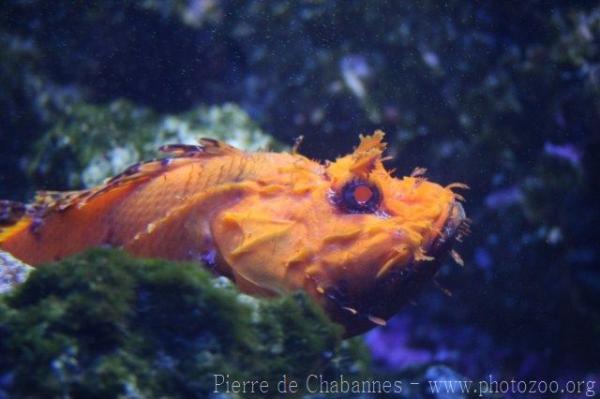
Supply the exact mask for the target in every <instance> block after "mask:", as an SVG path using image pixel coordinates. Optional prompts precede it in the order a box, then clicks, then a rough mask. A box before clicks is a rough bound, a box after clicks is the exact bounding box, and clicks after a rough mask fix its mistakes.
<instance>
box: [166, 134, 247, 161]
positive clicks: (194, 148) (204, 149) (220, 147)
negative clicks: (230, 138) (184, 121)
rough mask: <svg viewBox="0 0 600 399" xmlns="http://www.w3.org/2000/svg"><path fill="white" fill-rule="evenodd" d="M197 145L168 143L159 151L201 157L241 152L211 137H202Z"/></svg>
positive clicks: (178, 155) (181, 155) (175, 155)
mask: <svg viewBox="0 0 600 399" xmlns="http://www.w3.org/2000/svg"><path fill="white" fill-rule="evenodd" d="M198 143H199V144H197V145H194V144H167V145H163V146H162V147H160V148H159V151H161V152H166V153H169V154H171V155H173V156H174V157H177V158H181V157H201V156H214V155H223V154H232V153H236V152H239V150H238V149H236V148H234V147H232V146H230V145H229V144H227V143H224V142H222V141H219V140H215V139H211V138H206V137H205V138H201V139H200V140H198Z"/></svg>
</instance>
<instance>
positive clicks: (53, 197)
mask: <svg viewBox="0 0 600 399" xmlns="http://www.w3.org/2000/svg"><path fill="white" fill-rule="evenodd" d="M198 143H199V144H197V145H188V144H170V145H165V146H162V147H160V148H159V150H160V151H161V152H164V153H168V154H169V155H170V156H169V157H166V158H162V159H158V160H157V159H153V160H151V161H147V162H140V163H136V164H134V165H131V166H129V167H128V168H127V169H125V170H124V171H123V172H122V173H119V174H118V175H116V176H114V177H111V178H109V179H107V180H106V181H105V182H104V183H103V184H101V185H99V186H96V187H93V188H90V189H87V190H79V191H64V192H61V191H38V192H37V193H36V196H35V199H34V201H33V203H31V204H27V205H26V204H22V203H19V202H14V201H5V200H4V201H0V241H2V240H3V239H6V238H7V237H9V236H11V235H12V234H13V233H14V232H15V231H16V230H19V231H20V230H21V229H22V228H23V227H24V226H25V221H27V220H28V221H29V223H30V222H31V220H32V219H42V218H43V216H44V215H45V214H46V213H47V212H49V211H59V212H61V211H65V210H66V209H68V208H71V207H73V206H77V207H83V206H85V204H87V203H88V202H89V201H91V200H92V199H94V198H97V197H99V196H100V195H102V194H105V193H107V192H109V191H110V192H112V191H113V190H115V189H117V188H128V187H133V186H135V185H137V184H140V183H143V182H145V181H147V180H149V179H152V178H154V177H156V176H158V175H160V174H161V173H165V172H167V171H168V170H170V169H171V168H175V167H179V166H182V165H185V164H187V163H188V162H194V161H197V160H198V159H199V158H204V157H207V156H208V157H210V156H219V155H227V154H237V153H239V152H240V150H238V149H237V148H235V147H232V146H230V145H229V144H226V143H224V142H222V141H218V140H215V139H211V138H201V139H200V140H198Z"/></svg>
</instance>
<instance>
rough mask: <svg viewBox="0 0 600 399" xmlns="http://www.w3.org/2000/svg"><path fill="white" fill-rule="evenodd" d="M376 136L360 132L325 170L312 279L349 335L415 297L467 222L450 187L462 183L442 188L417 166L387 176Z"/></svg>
mask: <svg viewBox="0 0 600 399" xmlns="http://www.w3.org/2000/svg"><path fill="white" fill-rule="evenodd" d="M383 137H384V134H383V132H381V131H377V132H375V133H374V134H373V135H371V136H367V137H361V141H360V144H359V146H358V147H357V148H356V149H355V151H354V152H353V153H352V154H349V155H346V156H344V157H341V158H338V159H337V160H336V161H335V162H332V163H330V164H329V165H328V166H327V171H326V175H327V177H328V179H329V182H330V183H329V189H328V200H329V203H330V209H331V211H330V220H329V221H328V222H327V224H328V226H329V228H326V229H322V231H326V233H323V235H322V236H323V245H322V246H321V250H320V254H321V259H322V261H321V263H320V265H319V267H315V269H314V271H313V273H314V277H313V279H314V280H315V284H320V285H321V287H322V288H318V290H319V291H321V292H323V295H322V296H323V297H324V302H325V303H326V307H327V309H328V310H329V312H330V314H332V315H333V316H334V319H336V320H337V321H339V322H341V323H342V324H343V325H345V326H346V330H347V332H348V333H350V334H353V333H357V332H361V331H363V330H366V329H369V328H371V327H373V325H374V324H382V323H384V322H385V320H387V319H388V318H389V317H391V316H392V315H394V314H395V313H396V312H397V311H398V309H399V308H400V307H402V306H403V305H404V304H406V303H407V302H410V301H412V300H414V298H415V295H416V293H417V291H418V289H419V288H420V287H421V286H422V285H423V283H425V282H427V281H430V279H431V278H432V277H433V275H434V274H435V273H436V272H437V270H438V268H439V265H440V263H441V262H440V260H441V259H442V258H444V255H445V254H447V253H448V251H449V250H450V248H451V246H452V244H453V243H454V242H455V241H456V239H460V238H461V237H460V236H461V234H462V232H464V229H465V228H466V227H465V224H466V223H467V218H466V216H465V212H464V209H463V207H462V205H461V204H460V202H459V201H460V199H461V198H462V197H461V196H460V195H459V194H456V193H454V192H453V190H452V188H453V187H456V186H458V187H462V185H460V184H457V185H454V186H453V185H450V186H448V187H443V186H441V185H439V184H436V183H434V182H430V181H427V180H426V179H425V178H424V177H422V176H420V175H419V174H420V172H421V171H422V170H418V171H417V173H416V174H414V175H412V176H406V177H403V178H396V177H394V176H392V174H391V173H390V172H389V171H388V170H386V168H385V167H384V164H383V161H384V158H383V156H382V154H383V152H384V150H385V143H384V142H383ZM323 213H325V212H323ZM324 219H326V218H324Z"/></svg>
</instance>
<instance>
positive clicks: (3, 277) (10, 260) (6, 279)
mask: <svg viewBox="0 0 600 399" xmlns="http://www.w3.org/2000/svg"><path fill="white" fill-rule="evenodd" d="M32 270H33V268H32V267H31V266H29V265H26V264H25V263H23V262H21V261H20V260H18V259H15V258H14V257H13V256H12V255H11V254H9V253H8V252H4V251H0V294H4V293H7V292H9V291H10V290H12V289H13V288H14V287H15V286H16V285H18V284H20V283H22V282H23V281H25V280H26V279H27V276H28V275H29V273H31V271H32Z"/></svg>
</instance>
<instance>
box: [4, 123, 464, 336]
mask: <svg viewBox="0 0 600 399" xmlns="http://www.w3.org/2000/svg"><path fill="white" fill-rule="evenodd" d="M382 139H383V133H381V132H376V133H375V134H374V135H372V136H368V137H361V142H360V145H359V146H358V147H357V148H356V150H355V151H354V153H352V154H350V155H347V156H344V157H341V158H338V159H337V160H336V161H335V162H330V163H325V164H322V163H318V162H315V161H312V160H310V159H308V158H306V157H304V156H301V155H298V154H290V153H272V152H257V153H248V152H243V151H240V150H237V149H235V148H233V147H229V146H227V145H226V144H223V143H218V142H213V141H205V142H203V143H202V144H203V146H202V147H201V148H200V146H199V147H198V148H199V150H198V151H195V152H185V151H182V152H178V151H176V150H175V151H173V153H174V155H175V156H174V158H173V159H171V160H169V161H162V162H161V161H155V162H150V163H147V164H144V165H142V166H141V167H140V168H139V170H136V171H135V173H132V174H131V175H128V176H123V177H118V178H116V179H113V181H111V182H108V183H107V184H106V185H104V186H102V187H98V188H95V189H92V190H89V191H85V192H79V193H75V194H71V195H70V196H69V197H68V198H66V199H60V198H59V199H57V201H56V203H54V204H50V205H49V206H48V209H47V210H46V211H45V212H44V215H43V217H42V218H41V221H40V220H38V221H37V222H36V221H34V220H33V218H32V217H25V218H23V220H21V221H19V222H18V223H17V224H16V225H15V226H13V227H12V228H10V229H9V230H7V231H5V232H3V233H2V234H1V235H0V248H1V249H3V250H5V251H8V252H11V253H12V254H13V255H14V256H16V257H17V258H20V259H21V260H23V261H25V262H27V263H29V264H32V265H39V264H42V263H45V262H49V261H53V260H57V259H60V258H62V257H65V256H67V255H70V254H74V253H77V252H80V251H82V250H85V249H86V248H89V247H93V246H99V245H110V246H114V247H121V248H124V249H125V250H126V251H128V252H130V253H132V254H135V255H138V256H143V257H159V258H166V259H174V260H187V261H190V260H191V261H204V262H208V263H209V264H210V265H211V266H212V267H213V269H214V271H215V272H216V273H218V274H222V275H226V276H229V277H231V278H232V279H233V280H234V281H235V282H236V284H237V285H238V286H239V287H240V289H241V290H242V291H245V292H247V293H250V294H263V295H272V294H281V293H286V292H290V291H294V290H300V289H303V290H305V291H306V292H308V293H309V294H310V295H311V296H313V297H314V298H315V299H316V300H317V301H319V302H320V303H321V304H322V305H323V306H324V307H325V308H326V309H327V311H328V312H329V313H330V315H331V316H332V318H333V319H334V320H337V321H339V322H341V323H342V324H344V325H345V326H346V329H347V331H348V332H349V333H350V334H353V333H357V332H361V331H363V330H365V329H368V328H370V327H371V326H373V320H375V321H377V320H379V319H386V318H388V317H389V316H391V314H390V313H392V312H394V311H395V310H396V308H397V307H398V306H400V305H401V303H398V304H392V305H391V306H390V305H389V304H386V306H380V304H377V303H374V304H371V305H368V306H363V305H362V304H369V303H371V302H372V298H374V297H378V296H377V295H375V291H380V290H382V289H388V288H389V287H388V288H382V287H387V286H389V285H390V284H392V285H393V284H396V283H398V284H396V285H397V287H395V288H394V287H392V288H393V290H402V289H403V287H402V284H400V283H401V281H400V280H401V278H399V277H398V276H399V275H401V274H402V273H403V268H407V269H408V268H410V269H411V271H414V268H415V265H418V264H421V263H423V264H424V265H425V266H423V267H425V268H426V267H427V266H426V264H427V263H428V262H430V260H431V259H430V258H429V257H428V256H427V252H428V249H429V246H430V245H431V243H432V242H433V241H434V240H435V239H436V238H437V237H438V236H439V235H440V230H441V229H442V227H443V225H444V223H445V221H446V220H447V218H448V213H449V211H450V209H451V207H452V204H453V203H454V201H455V195H454V193H453V192H452V191H451V190H450V189H448V188H444V187H442V186H440V185H438V184H435V183H431V182H428V181H426V180H424V179H423V178H420V177H404V178H394V177H392V176H391V175H390V173H388V171H386V169H385V167H384V165H383V164H382V159H381V158H382V152H383V150H384V148H385V145H384V144H383V142H382ZM351 180H359V181H364V182H368V183H369V184H371V185H373V186H374V187H376V188H377V189H378V190H379V191H380V194H381V203H380V205H379V207H378V210H377V211H376V212H374V213H348V212H346V211H344V210H343V209H340V207H339V206H338V205H336V198H337V196H339V195H340V190H342V188H343V187H344V185H345V184H346V183H348V182H349V181H351ZM34 222H35V223H37V225H35V226H34V225H33V223H34ZM399 273H400V274H399ZM388 276H396V277H394V279H393V281H392V282H391V283H389V284H387V285H385V281H386V279H387V278H388ZM382 282H383V283H382ZM381 284H384V285H383V286H382V285H381ZM392 288H389V289H390V294H389V295H387V298H383V299H378V301H386V300H390V301H393V300H399V301H405V300H406V298H404V296H402V295H400V296H399V297H398V298H402V299H398V298H394V295H395V291H393V290H392ZM378 298H379V297H378ZM390 308H392V310H389V309H390ZM378 309H381V311H382V312H383V313H384V314H372V313H374V312H377V310H378Z"/></svg>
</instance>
